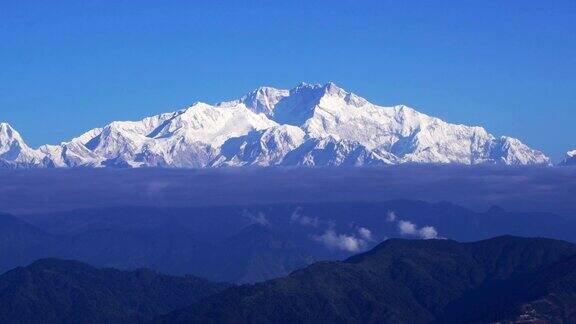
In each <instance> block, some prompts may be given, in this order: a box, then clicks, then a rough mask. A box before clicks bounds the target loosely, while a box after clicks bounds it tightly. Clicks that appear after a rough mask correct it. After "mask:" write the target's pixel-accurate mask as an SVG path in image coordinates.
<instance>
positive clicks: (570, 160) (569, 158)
mask: <svg viewBox="0 0 576 324" xmlns="http://www.w3.org/2000/svg"><path fill="white" fill-rule="evenodd" d="M560 165H576V150H573V151H568V152H566V157H565V158H564V160H563V161H562V162H560Z"/></svg>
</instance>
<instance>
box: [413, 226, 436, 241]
mask: <svg viewBox="0 0 576 324" xmlns="http://www.w3.org/2000/svg"><path fill="white" fill-rule="evenodd" d="M418 234H420V237H421V238H423V239H425V240H430V239H435V238H438V231H436V229H435V228H434V227H433V226H424V227H422V228H421V229H420V231H418Z"/></svg>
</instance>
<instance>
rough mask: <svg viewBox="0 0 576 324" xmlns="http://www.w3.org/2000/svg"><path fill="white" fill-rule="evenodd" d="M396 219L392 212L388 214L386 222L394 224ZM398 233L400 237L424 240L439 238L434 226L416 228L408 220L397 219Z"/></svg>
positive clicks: (416, 226)
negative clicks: (414, 237) (413, 237)
mask: <svg viewBox="0 0 576 324" xmlns="http://www.w3.org/2000/svg"><path fill="white" fill-rule="evenodd" d="M390 215H393V217H390ZM397 219H398V217H397V216H396V214H395V213H394V212H389V213H388V221H390V222H394V221H395V220H397ZM398 231H399V232H400V235H402V236H417V237H420V238H422V239H425V240H430V239H437V238H439V236H438V231H437V230H436V228H434V226H424V227H422V228H418V225H416V224H414V223H412V222H411V221H408V220H402V219H398Z"/></svg>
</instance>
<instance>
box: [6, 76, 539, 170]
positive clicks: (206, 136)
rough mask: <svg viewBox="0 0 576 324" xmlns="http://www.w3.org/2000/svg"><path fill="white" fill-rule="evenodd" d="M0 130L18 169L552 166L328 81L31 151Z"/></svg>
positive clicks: (512, 143)
mask: <svg viewBox="0 0 576 324" xmlns="http://www.w3.org/2000/svg"><path fill="white" fill-rule="evenodd" d="M1 125H2V126H1V128H0V130H1V132H0V160H3V163H5V164H10V165H19V166H55V167H75V166H92V167H105V166H117V167H143V166H164V167H216V166H244V165H259V166H270V165H306V166H313V165H317V166H328V165H330V166H338V165H356V166H357V165H382V164H400V163H459V164H481V163H499V164H506V165H534V164H543V165H549V164H550V159H549V158H548V157H546V156H545V155H544V154H543V153H542V152H539V151H536V150H534V149H531V148H529V147H528V146H526V145H525V144H523V143H522V142H520V141H519V140H517V139H514V138H510V137H501V138H496V137H494V136H493V135H491V134H489V133H488V132H487V131H486V130H485V129H484V128H482V127H470V126H465V125H455V124H450V123H447V122H444V121H442V120H440V119H438V118H435V117H431V116H428V115H425V114H423V113H419V112H418V111H416V110H414V109H412V108H409V107H406V106H394V107H382V106H378V105H374V104H372V103H370V102H368V101H367V100H366V99H364V98H361V97H359V96H357V95H355V94H353V93H350V92H347V91H345V90H343V89H341V88H339V87H338V86H336V85H335V84H333V83H328V84H326V85H310V84H304V83H303V84H301V85H299V86H297V87H295V88H293V89H291V90H279V89H274V88H270V87H262V88H259V89H257V90H255V91H253V92H250V93H249V94H247V95H245V96H244V97H242V98H240V99H238V100H234V101H227V102H222V103H218V104H215V105H209V104H205V103H196V104H194V105H192V106H191V107H189V108H187V109H183V110H180V111H177V112H173V113H166V114H161V115H157V116H153V117H149V118H145V119H143V120H140V121H126V122H113V123H111V124H109V125H106V126H104V127H102V128H96V129H93V130H90V131H88V132H86V133H84V134H82V135H80V136H78V137H76V138H74V139H72V140H70V141H69V142H65V143H62V144H60V145H44V146H41V147H40V148H39V149H37V150H33V149H31V148H29V147H28V146H27V145H26V144H25V143H24V141H23V140H22V138H21V137H20V135H19V134H18V133H17V132H16V131H15V130H13V129H12V128H11V127H10V126H9V125H7V124H1Z"/></svg>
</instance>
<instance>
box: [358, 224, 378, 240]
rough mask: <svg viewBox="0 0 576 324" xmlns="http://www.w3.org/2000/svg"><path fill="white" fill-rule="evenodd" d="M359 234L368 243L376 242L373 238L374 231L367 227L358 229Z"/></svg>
mask: <svg viewBox="0 0 576 324" xmlns="http://www.w3.org/2000/svg"><path fill="white" fill-rule="evenodd" d="M358 234H359V235H360V237H361V238H363V239H364V240H366V241H372V240H374V238H373V237H372V231H371V230H369V229H367V228H366V227H360V228H358Z"/></svg>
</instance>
